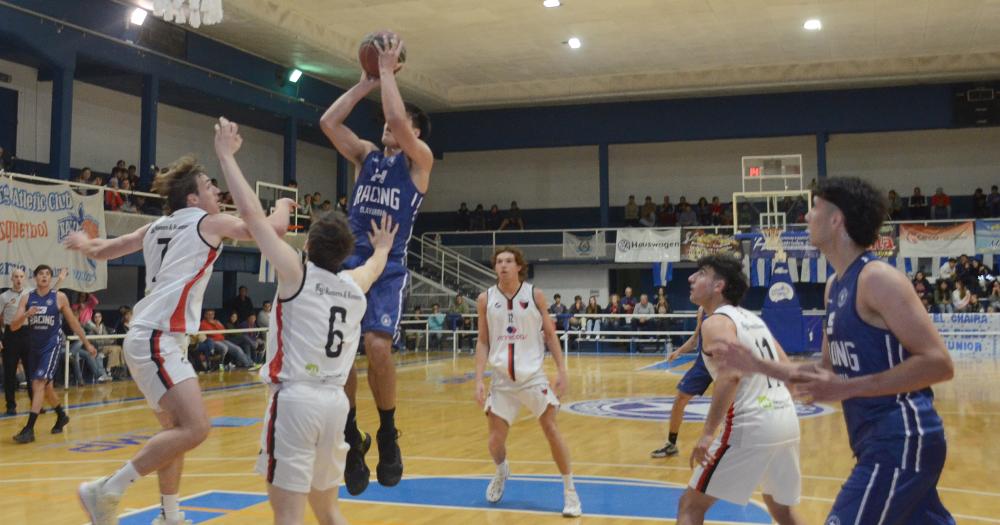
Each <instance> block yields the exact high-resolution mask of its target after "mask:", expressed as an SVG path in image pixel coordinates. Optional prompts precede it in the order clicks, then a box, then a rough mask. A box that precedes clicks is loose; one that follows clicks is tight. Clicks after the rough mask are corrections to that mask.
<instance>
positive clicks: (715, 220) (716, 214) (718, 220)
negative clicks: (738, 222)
mask: <svg viewBox="0 0 1000 525" xmlns="http://www.w3.org/2000/svg"><path fill="white" fill-rule="evenodd" d="M708 210H709V213H710V217H711V221H710V223H711V224H713V225H716V226H718V225H720V224H722V201H720V200H719V197H718V196H715V197H712V204H710V205H709V207H708Z"/></svg>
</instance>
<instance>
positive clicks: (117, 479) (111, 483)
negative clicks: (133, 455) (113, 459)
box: [104, 461, 142, 496]
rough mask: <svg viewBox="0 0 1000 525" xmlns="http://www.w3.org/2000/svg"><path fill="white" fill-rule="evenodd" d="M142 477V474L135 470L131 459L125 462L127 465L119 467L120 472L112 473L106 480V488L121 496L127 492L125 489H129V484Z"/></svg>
mask: <svg viewBox="0 0 1000 525" xmlns="http://www.w3.org/2000/svg"><path fill="white" fill-rule="evenodd" d="M140 477H142V476H140V475H139V472H138V471H136V470H135V466H133V465H132V462H131V461H129V462H127V463H125V466H123V467H122V468H120V469H118V472H115V473H114V474H112V475H111V477H110V478H108V480H107V481H105V482H104V490H106V491H108V492H110V493H112V494H118V495H119V496H120V495H122V494H123V493H124V492H125V489H127V488H128V487H129V485H131V484H133V483H135V481H136V480H137V479H139V478H140Z"/></svg>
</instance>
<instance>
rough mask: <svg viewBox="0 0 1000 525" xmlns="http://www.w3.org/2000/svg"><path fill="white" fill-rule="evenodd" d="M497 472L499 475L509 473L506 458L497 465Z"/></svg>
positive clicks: (507, 474)
mask: <svg viewBox="0 0 1000 525" xmlns="http://www.w3.org/2000/svg"><path fill="white" fill-rule="evenodd" d="M497 474H499V475H501V476H504V477H506V476H509V475H510V464H508V463H507V460H506V459H505V460H503V462H502V463H500V464H499V465H497Z"/></svg>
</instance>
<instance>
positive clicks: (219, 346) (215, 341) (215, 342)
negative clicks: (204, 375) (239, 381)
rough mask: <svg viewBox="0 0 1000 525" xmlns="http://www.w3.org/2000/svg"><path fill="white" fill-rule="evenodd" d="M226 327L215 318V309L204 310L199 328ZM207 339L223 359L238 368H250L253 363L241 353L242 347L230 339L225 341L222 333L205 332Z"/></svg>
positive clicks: (213, 328) (218, 328)
mask: <svg viewBox="0 0 1000 525" xmlns="http://www.w3.org/2000/svg"><path fill="white" fill-rule="evenodd" d="M225 329H226V327H225V326H223V324H222V323H220V322H219V320H218V319H216V318H215V310H205V313H204V315H203V316H202V318H201V325H200V326H199V330H201V331H209V330H225ZM206 335H207V338H208V339H207V340H208V341H211V344H212V346H213V347H215V350H216V351H218V352H221V353H222V355H223V361H226V360H229V363H230V364H231V365H235V366H237V367H239V368H250V367H251V366H253V363H252V362H251V361H250V358H249V357H247V355H246V354H245V353H243V349H242V348H240V347H239V346H238V345H237V344H236V343H233V342H232V341H227V340H226V337H225V336H224V335H223V334H206Z"/></svg>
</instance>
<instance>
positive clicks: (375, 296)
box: [343, 255, 410, 341]
mask: <svg viewBox="0 0 1000 525" xmlns="http://www.w3.org/2000/svg"><path fill="white" fill-rule="evenodd" d="M367 260H368V259H367V258H366V257H364V258H363V257H359V256H357V255H352V256H350V257H348V258H347V260H346V261H344V264H343V268H344V269H345V270H350V269H354V268H357V267H358V266H361V265H362V264H364V263H365V261H367ZM409 279H410V272H409V270H407V269H406V267H405V266H403V265H401V264H399V263H394V262H390V263H388V264H386V265H385V270H383V271H382V275H381V276H379V278H378V280H377V281H375V284H373V285H372V287H371V289H369V290H368V293H367V294H366V295H365V298H366V299H368V309H367V310H365V316H364V318H363V319H362V320H361V332H362V333H366V332H381V333H384V334H387V335H389V337H392V340H393V341H396V340H397V338H398V337H399V321H400V317H401V315H402V313H403V294H405V293H406V284H407V282H409Z"/></svg>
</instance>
